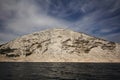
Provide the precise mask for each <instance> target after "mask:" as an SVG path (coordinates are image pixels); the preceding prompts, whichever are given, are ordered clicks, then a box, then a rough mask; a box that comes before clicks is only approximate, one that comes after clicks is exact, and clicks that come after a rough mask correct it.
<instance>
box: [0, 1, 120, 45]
mask: <svg viewBox="0 0 120 80" xmlns="http://www.w3.org/2000/svg"><path fill="white" fill-rule="evenodd" d="M48 28H65V29H72V30H74V31H78V32H83V33H86V34H89V35H91V36H95V37H99V38H103V39H106V40H109V41H114V42H120V0H0V44H1V43H5V42H8V41H10V40H13V39H15V38H17V37H19V36H22V35H25V34H29V33H32V32H36V31H40V30H44V29H48Z"/></svg>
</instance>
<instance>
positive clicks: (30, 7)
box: [0, 0, 69, 41]
mask: <svg viewBox="0 0 120 80" xmlns="http://www.w3.org/2000/svg"><path fill="white" fill-rule="evenodd" d="M14 1H15V2H14ZM1 4H2V7H1V9H2V12H3V13H6V14H1V16H8V15H10V16H11V18H8V17H6V21H5V22H4V29H5V32H4V33H0V37H1V39H3V40H5V41H7V40H8V39H9V40H11V39H13V38H14V37H16V36H15V35H23V34H28V33H32V32H34V31H38V30H43V29H46V28H67V26H68V24H69V22H67V21H65V20H61V19H58V18H55V17H53V16H49V15H48V14H47V12H46V11H44V10H43V7H41V6H39V5H38V4H37V3H36V2H35V1H34V0H10V1H9V0H5V1H4V0H3V1H1ZM46 8H47V7H46ZM13 14H14V15H13ZM8 35H10V36H8Z"/></svg>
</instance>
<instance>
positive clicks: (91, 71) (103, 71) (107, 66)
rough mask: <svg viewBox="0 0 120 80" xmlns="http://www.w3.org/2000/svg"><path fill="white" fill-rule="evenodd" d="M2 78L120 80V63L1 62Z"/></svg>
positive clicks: (25, 79) (7, 79)
mask: <svg viewBox="0 0 120 80" xmlns="http://www.w3.org/2000/svg"><path fill="white" fill-rule="evenodd" d="M0 80H120V63H41V62H36V63H33V62H32V63H31V62H29V63H26V62H20V63H18V62H15V63H11V62H9V63H8V62H2V63H0Z"/></svg>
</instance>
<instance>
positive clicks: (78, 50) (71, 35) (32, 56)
mask: <svg viewBox="0 0 120 80" xmlns="http://www.w3.org/2000/svg"><path fill="white" fill-rule="evenodd" d="M0 54H1V56H0V61H31V62H33V61H37V62H46V61H47V62H48V61H50V62H120V44H118V43H114V42H109V41H106V40H102V39H98V38H95V37H91V36H88V35H86V34H83V33H78V32H74V31H71V30H65V29H50V30H45V31H41V32H35V33H33V34H29V35H25V36H22V37H20V38H17V39H15V40H13V41H11V42H9V43H6V44H3V45H0Z"/></svg>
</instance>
